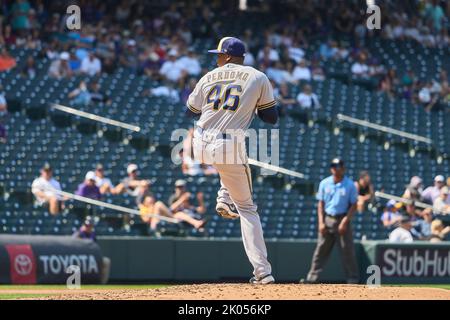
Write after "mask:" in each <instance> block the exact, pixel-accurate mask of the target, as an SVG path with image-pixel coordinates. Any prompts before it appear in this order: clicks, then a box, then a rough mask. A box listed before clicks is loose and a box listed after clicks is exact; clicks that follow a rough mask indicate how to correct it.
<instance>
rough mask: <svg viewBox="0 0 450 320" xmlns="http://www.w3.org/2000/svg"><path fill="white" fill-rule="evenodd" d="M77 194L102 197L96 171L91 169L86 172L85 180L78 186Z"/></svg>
mask: <svg viewBox="0 0 450 320" xmlns="http://www.w3.org/2000/svg"><path fill="white" fill-rule="evenodd" d="M75 194H76V195H79V196H82V197H85V198H90V199H94V200H100V199H101V197H102V194H101V193H100V189H99V187H97V186H96V176H95V172H94V171H89V172H88V173H86V177H85V179H84V182H83V183H81V184H80V185H79V186H78V189H77V191H76V192H75Z"/></svg>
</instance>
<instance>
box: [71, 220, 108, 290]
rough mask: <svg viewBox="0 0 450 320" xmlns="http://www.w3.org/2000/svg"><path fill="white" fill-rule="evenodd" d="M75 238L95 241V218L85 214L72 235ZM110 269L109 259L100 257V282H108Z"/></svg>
mask: <svg viewBox="0 0 450 320" xmlns="http://www.w3.org/2000/svg"><path fill="white" fill-rule="evenodd" d="M72 237H73V238H76V239H85V240H91V241H94V242H97V235H96V233H95V220H94V219H93V218H92V217H91V216H87V217H86V219H85V220H84V222H83V225H82V226H81V227H80V229H79V230H78V231H76V232H74V234H73V235H72ZM110 270H111V259H110V258H108V257H105V256H103V257H102V270H101V283H102V284H106V283H108V279H109V273H110Z"/></svg>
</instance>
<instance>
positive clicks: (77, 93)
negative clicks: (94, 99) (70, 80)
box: [69, 81, 91, 107]
mask: <svg viewBox="0 0 450 320" xmlns="http://www.w3.org/2000/svg"><path fill="white" fill-rule="evenodd" d="M69 98H70V99H71V101H70V103H71V104H72V105H73V106H75V107H78V106H84V107H86V106H88V105H89V104H90V103H91V93H90V92H89V90H88V88H87V86H86V82H84V81H81V82H80V84H79V86H78V88H76V89H75V90H73V91H72V92H70V93H69Z"/></svg>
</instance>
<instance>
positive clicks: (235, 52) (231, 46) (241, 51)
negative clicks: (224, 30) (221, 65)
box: [208, 37, 245, 57]
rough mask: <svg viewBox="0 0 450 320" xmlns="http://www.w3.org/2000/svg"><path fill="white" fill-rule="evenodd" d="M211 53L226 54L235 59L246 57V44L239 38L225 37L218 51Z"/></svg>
mask: <svg viewBox="0 0 450 320" xmlns="http://www.w3.org/2000/svg"><path fill="white" fill-rule="evenodd" d="M208 52H209V53H224V54H228V55H230V56H233V57H244V56H245V44H244V42H242V41H241V40H239V39H238V38H234V37H225V38H222V39H221V40H220V42H219V45H218V46H217V49H214V50H208Z"/></svg>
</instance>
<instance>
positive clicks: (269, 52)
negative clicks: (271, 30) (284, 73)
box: [257, 45, 280, 68]
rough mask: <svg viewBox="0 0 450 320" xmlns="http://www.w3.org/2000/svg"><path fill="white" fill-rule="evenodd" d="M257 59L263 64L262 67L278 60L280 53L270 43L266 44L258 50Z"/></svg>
mask: <svg viewBox="0 0 450 320" xmlns="http://www.w3.org/2000/svg"><path fill="white" fill-rule="evenodd" d="M257 59H258V63H259V64H260V65H261V66H263V68H267V67H268V66H269V65H271V64H272V63H273V62H277V61H279V60H280V54H279V53H278V51H277V50H275V49H274V48H272V47H271V46H270V45H267V46H265V47H264V48H263V49H261V50H260V51H259V52H258V56H257Z"/></svg>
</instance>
